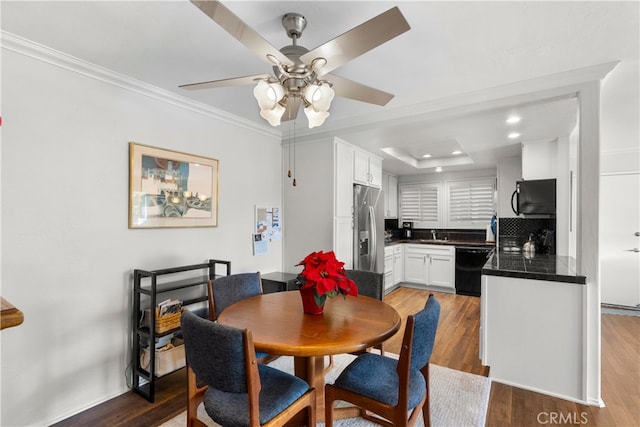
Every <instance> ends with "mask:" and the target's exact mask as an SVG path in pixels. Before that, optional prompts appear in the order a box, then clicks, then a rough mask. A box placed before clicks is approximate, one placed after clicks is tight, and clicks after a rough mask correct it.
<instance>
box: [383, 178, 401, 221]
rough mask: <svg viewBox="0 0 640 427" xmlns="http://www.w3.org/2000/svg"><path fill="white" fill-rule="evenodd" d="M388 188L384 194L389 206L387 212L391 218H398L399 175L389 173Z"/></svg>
mask: <svg viewBox="0 0 640 427" xmlns="http://www.w3.org/2000/svg"><path fill="white" fill-rule="evenodd" d="M387 186H388V190H387V192H386V193H385V194H384V199H385V204H386V205H387V206H388V208H387V211H388V214H386V212H387V211H385V214H386V215H387V216H388V217H389V218H398V177H397V176H394V175H389V181H388V183H387Z"/></svg>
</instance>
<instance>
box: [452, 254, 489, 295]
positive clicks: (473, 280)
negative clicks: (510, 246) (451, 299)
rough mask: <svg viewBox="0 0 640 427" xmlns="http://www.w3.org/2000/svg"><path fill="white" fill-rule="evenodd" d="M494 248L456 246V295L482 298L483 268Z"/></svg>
mask: <svg viewBox="0 0 640 427" xmlns="http://www.w3.org/2000/svg"><path fill="white" fill-rule="evenodd" d="M493 250H494V248H492V247H489V248H486V247H484V248H483V247H472V246H471V247H465V246H456V294H461V295H471V296H476V297H479V296H480V282H481V276H482V267H483V266H484V264H485V263H486V262H487V259H488V258H489V255H491V252H493Z"/></svg>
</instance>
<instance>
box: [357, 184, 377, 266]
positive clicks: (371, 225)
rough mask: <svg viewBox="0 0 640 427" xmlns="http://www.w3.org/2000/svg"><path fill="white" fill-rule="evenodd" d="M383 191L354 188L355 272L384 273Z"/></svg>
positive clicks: (359, 186) (363, 187) (362, 187)
mask: <svg viewBox="0 0 640 427" xmlns="http://www.w3.org/2000/svg"><path fill="white" fill-rule="evenodd" d="M382 197H383V194H382V191H380V190H378V189H377V188H373V187H367V186H366V185H354V186H353V208H354V211H353V230H354V236H353V268H354V270H367V271H375V272H378V273H384V203H383V199H382Z"/></svg>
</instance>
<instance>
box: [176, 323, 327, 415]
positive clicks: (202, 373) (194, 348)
mask: <svg viewBox="0 0 640 427" xmlns="http://www.w3.org/2000/svg"><path fill="white" fill-rule="evenodd" d="M181 322H182V335H183V338H184V345H185V352H186V359H187V366H188V367H189V369H190V370H191V371H192V372H193V373H194V374H195V375H196V376H197V378H198V379H199V380H201V381H202V382H203V383H204V384H206V385H207V389H206V391H205V392H204V399H203V401H204V407H205V410H206V411H207V414H208V415H209V416H210V417H211V419H213V420H214V421H215V422H216V423H218V424H220V425H223V426H225V427H244V426H248V427H254V426H282V425H284V424H285V423H286V422H287V421H289V420H291V419H292V418H293V417H295V416H296V415H297V414H299V413H300V412H302V411H306V413H307V425H308V426H315V421H316V415H315V401H316V396H315V390H314V389H313V388H309V384H307V382H306V381H304V380H303V379H301V378H298V377H296V376H294V375H291V374H288V373H286V372H283V371H280V370H278V369H274V368H272V367H270V366H267V365H261V364H258V363H257V360H256V352H255V348H254V346H253V338H252V335H251V331H249V330H247V329H245V330H241V329H237V328H233V327H231V326H227V325H223V324H220V323H217V322H212V321H211V320H208V319H203V318H201V317H198V316H197V315H195V314H194V313H192V312H190V311H185V312H184V313H183V314H182V318H181ZM198 423H201V421H198ZM198 425H204V424H198Z"/></svg>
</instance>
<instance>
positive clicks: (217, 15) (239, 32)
mask: <svg viewBox="0 0 640 427" xmlns="http://www.w3.org/2000/svg"><path fill="white" fill-rule="evenodd" d="M191 3H193V4H194V5H196V6H197V7H198V8H199V9H200V10H201V11H203V12H204V13H205V15H207V16H208V17H209V18H211V19H212V20H213V21H214V22H216V23H217V24H218V25H220V26H221V27H222V28H223V29H224V30H225V31H226V32H228V33H229V34H231V36H233V37H234V38H235V39H236V40H238V41H239V42H240V43H242V44H243V45H245V46H246V47H247V48H249V50H251V51H252V52H253V53H255V54H256V55H258V57H260V58H261V59H262V60H263V61H265V62H266V63H268V64H270V65H274V64H273V63H272V62H271V61H270V60H269V59H268V58H267V55H273V56H274V57H275V58H277V59H278V60H279V61H280V62H281V63H282V64H284V65H293V62H292V61H291V60H290V59H289V58H287V57H286V56H285V55H284V54H283V53H282V52H280V51H279V50H278V49H276V48H275V47H273V46H272V45H271V44H270V43H269V42H268V41H266V40H265V39H264V38H263V37H262V36H261V35H260V34H258V33H257V32H256V31H255V30H254V29H253V28H251V27H249V26H248V25H247V24H245V23H244V22H243V21H242V20H241V19H240V18H238V17H237V16H236V15H235V14H234V13H233V12H231V10H229V9H228V8H227V7H226V6H224V5H223V4H222V3H220V2H219V1H211V0H204V1H203V0H191Z"/></svg>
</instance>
